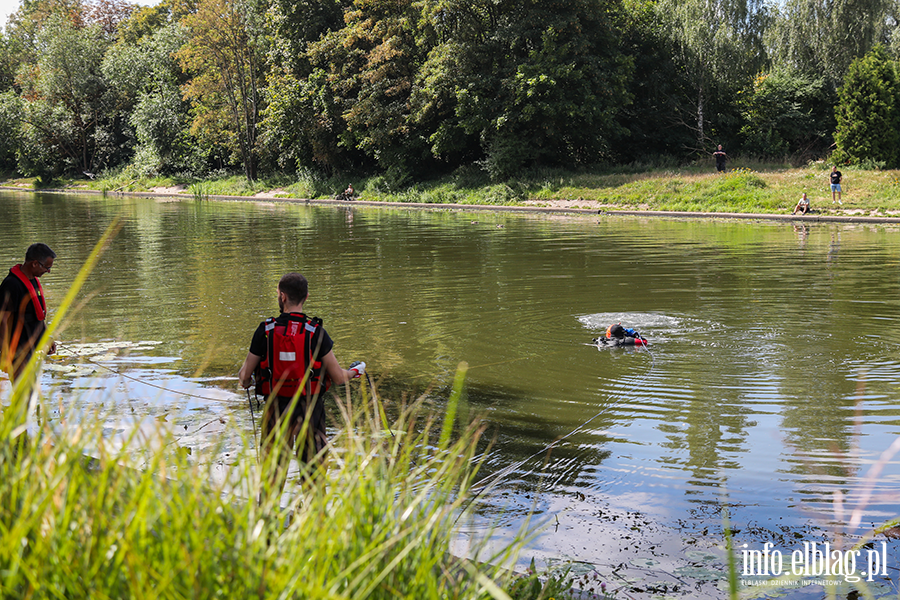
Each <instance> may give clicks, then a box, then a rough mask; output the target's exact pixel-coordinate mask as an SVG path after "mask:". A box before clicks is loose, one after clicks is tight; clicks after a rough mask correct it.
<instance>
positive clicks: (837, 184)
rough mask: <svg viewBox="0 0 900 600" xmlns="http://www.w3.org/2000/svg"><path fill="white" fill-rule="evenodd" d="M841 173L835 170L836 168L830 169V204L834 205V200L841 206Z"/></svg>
mask: <svg viewBox="0 0 900 600" xmlns="http://www.w3.org/2000/svg"><path fill="white" fill-rule="evenodd" d="M841 179H842V177H841V172H840V171H838V170H837V167H836V166H835V167H831V203H832V204H834V203H835V200H837V202H838V204H843V202H841ZM835 194H837V198H835Z"/></svg>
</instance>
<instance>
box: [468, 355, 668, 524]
mask: <svg viewBox="0 0 900 600" xmlns="http://www.w3.org/2000/svg"><path fill="white" fill-rule="evenodd" d="M587 345H589V346H592V345H593V344H587ZM639 348H642V349H643V350H644V351H646V352H647V354H648V355H649V356H650V368H649V369H648V370H647V372H646V373H645V374H644V375H643V376H642V377H641V378H640V379H639V380H638V381H637V383H636V384H635V385H634V386H633V389H637V388H639V387H640V385H641V384H643V382H644V381H646V379H647V378H648V377H649V376H650V374H651V373H653V368H654V366H655V365H656V358H655V357H654V356H653V353H652V352H650V350H649V348H647V346H639ZM617 395H618V396H619V398H618V399H617V400H616V401H615V402H613V403H612V404H609V405H607V406H605V407H603V409H602V410H600V411H599V412H598V413H597V414H595V415H593V416H592V417H591V418H589V419H588V420H587V421H585V422H583V423H581V424H580V425H578V426H577V427H575V429H573V430H571V431H570V432H568V433H567V434H565V435H564V436H562V437H559V438H557V439H555V440H553V441H552V442H550V443H549V444H547V445H546V446H544V447H543V448H541V449H540V450H538V451H537V452H535V453H533V454H531V455H530V456H528V457H526V458H524V459H522V460H520V461H518V462H515V463H513V464H511V465H508V466H506V467H504V468H503V469H501V470H500V471H498V472H496V473H494V474H493V475H488V476H487V477H485V478H483V479H481V480H479V481H477V482H475V483H474V484H473V485H472V487H471V490H472V491H473V492H475V495H474V496H472V497H471V498H469V500H468V502H466V504H465V505H464V506H463V507H462V510H461V511H460V513H459V516H457V520H459V518H460V517H461V516H462V515H463V513H465V511H466V509H467V508H468V507H469V505H471V504H472V503H473V502H475V500H477V499H478V498H479V497H481V496H482V495H483V494H484V493H485V492H487V491H488V490H490V489H491V488H493V487H494V486H495V485H497V484H498V483H500V482H501V481H503V480H504V479H505V478H506V477H508V476H509V475H510V474H511V473H512V472H514V471H516V470H517V469H519V468H521V467H522V466H523V465H525V464H527V463H528V462H530V461H531V460H533V459H535V458H537V457H538V456H541V455H542V454H546V453H547V452H549V451H550V450H552V449H553V448H555V447H556V446H557V445H558V444H559V443H560V442H562V441H564V440H566V439H568V438H570V437H572V436H573V435H575V434H576V433H579V432H580V431H582V430H583V429H584V428H585V427H587V426H588V425H589V424H590V423H591V422H592V421H594V420H596V419H597V418H599V417H600V416H602V415H603V414H604V413H606V412H608V411H610V410H612V409H613V408H615V407H616V406H618V405H619V404H621V403H622V401H624V400H625V399H627V398H628V397H629V396H628V395H626V394H617ZM611 398H616V395H613V396H612V397H611ZM533 472H534V469H531V470H530V471H528V472H526V473H523V474H522V476H523V477H524V476H527V475H530V474H531V473H533Z"/></svg>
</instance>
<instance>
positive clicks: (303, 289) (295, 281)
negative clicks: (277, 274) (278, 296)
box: [278, 273, 309, 304]
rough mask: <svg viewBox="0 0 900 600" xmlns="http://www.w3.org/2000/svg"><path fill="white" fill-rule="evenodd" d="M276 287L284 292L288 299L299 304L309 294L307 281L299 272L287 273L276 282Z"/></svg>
mask: <svg viewBox="0 0 900 600" xmlns="http://www.w3.org/2000/svg"><path fill="white" fill-rule="evenodd" d="M278 289H279V290H281V291H282V292H284V295H285V296H287V297H288V300H290V301H291V302H293V303H294V304H300V303H301V302H303V301H304V300H306V297H307V296H308V295H309V282H308V281H306V277H304V276H303V275H301V274H300V273H287V274H285V275H284V276H283V277H282V278H281V280H280V281H279V282H278Z"/></svg>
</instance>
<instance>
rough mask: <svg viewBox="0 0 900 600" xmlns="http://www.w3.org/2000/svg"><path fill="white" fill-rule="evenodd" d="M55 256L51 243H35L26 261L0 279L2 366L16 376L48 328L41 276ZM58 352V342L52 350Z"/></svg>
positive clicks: (0, 365)
mask: <svg viewBox="0 0 900 600" xmlns="http://www.w3.org/2000/svg"><path fill="white" fill-rule="evenodd" d="M55 258H56V253H55V252H53V250H51V249H50V247H49V246H48V245H47V244H41V243H36V244H32V245H30V246H29V247H28V250H26V251H25V262H23V263H22V264H20V265H16V266H14V267H13V268H11V269H10V270H9V275H7V276H6V279H4V280H3V282H2V283H0V368H2V369H3V370H4V371H6V372H7V373H9V375H10V377H11V378H12V379H14V380H15V379H18V377H19V375H20V374H21V372H22V369H24V367H25V365H26V364H27V363H28V359H29V358H31V355H32V354H33V353H34V350H35V347H36V346H37V343H38V341H39V340H40V339H41V335H42V334H43V333H44V330H45V329H46V325H44V319H45V318H46V316H47V302H46V300H45V299H44V288H43V287H41V282H40V281H39V279H38V278H39V277H41V276H42V275H43V274H44V273H49V272H50V269H51V268H52V267H53V259H55ZM54 352H56V342H54V343H52V344H51V345H50V349H49V350H48V353H49V354H53V353H54Z"/></svg>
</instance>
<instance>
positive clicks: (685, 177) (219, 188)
mask: <svg viewBox="0 0 900 600" xmlns="http://www.w3.org/2000/svg"><path fill="white" fill-rule="evenodd" d="M830 169H831V165H829V164H827V163H824V162H818V163H811V164H810V165H807V166H804V167H799V168H792V167H787V166H783V165H771V164H744V165H738V166H736V168H734V169H732V170H730V171H728V172H726V173H715V172H713V171H712V169H711V167H710V166H709V165H689V166H684V167H678V168H649V167H648V168H643V169H642V168H639V167H623V168H617V169H610V170H607V171H605V172H593V173H575V172H564V171H538V172H532V173H528V174H524V175H522V176H521V177H520V178H519V179H516V180H511V181H507V182H503V183H496V182H491V181H489V180H488V179H487V178H486V176H485V175H484V174H483V173H481V172H479V171H473V170H468V171H464V172H458V173H454V174H452V175H448V176H446V177H444V178H441V179H438V180H433V181H428V182H420V183H415V184H411V185H408V186H406V187H403V188H402V189H392V188H391V187H390V186H388V185H387V184H386V183H385V181H384V178H382V177H368V178H366V177H360V178H358V179H357V180H356V181H355V187H356V189H357V194H358V195H357V197H356V198H355V200H354V201H353V204H356V205H366V206H385V205H386V206H393V205H398V204H399V205H404V206H408V207H410V208H435V209H447V208H465V209H467V210H514V211H520V210H521V211H524V210H527V211H532V212H552V213H567V214H595V215H596V214H610V215H612V214H641V215H658V216H686V217H688V216H691V217H703V218H709V217H717V218H750V219H779V220H783V219H787V220H801V221H832V220H839V221H866V222H868V221H870V220H874V221H877V222H884V221H885V220H888V221H889V222H893V220H894V219H898V220H900V171H875V170H863V169H855V168H851V167H846V168H845V169H844V171H843V175H844V178H843V188H844V190H843V195H842V197H841V203H837V202H834V201H833V200H832V194H831V191H830V189H829V179H828V176H829V172H830ZM346 179H347V178H346V177H342V178H341V179H337V178H336V177H335V178H331V179H322V178H316V177H313V176H311V175H306V176H303V177H301V178H299V179H297V178H291V177H288V176H281V177H278V178H274V179H268V180H258V181H253V182H248V181H247V180H246V179H245V178H243V177H239V176H227V177H226V176H223V177H218V178H213V179H207V180H187V179H178V178H162V177H157V178H135V177H133V176H128V175H126V174H122V173H120V174H117V175H111V176H108V177H102V178H97V179H93V180H76V179H72V180H56V181H54V182H51V184H50V185H48V186H43V187H42V188H38V187H37V183H38V182H36V180H35V179H33V178H32V179H10V180H6V181H2V182H0V189H7V190H8V189H15V190H29V191H37V190H38V189H40V191H60V192H79V193H103V194H110V193H115V194H136V195H143V196H153V197H157V198H188V199H194V200H207V199H208V200H244V201H247V200H255V201H267V202H304V203H311V204H312V203H316V204H325V205H327V204H337V205H340V204H343V203H342V202H341V201H338V200H334V199H333V198H334V197H335V194H336V193H337V192H338V191H340V190H342V189H343V188H344V187H345V186H346V185H347V183H346ZM803 193H807V194H808V196H809V199H810V201H811V208H812V210H811V213H810V214H808V215H803V216H799V215H796V216H795V215H791V211H792V210H793V208H794V206H795V205H796V202H797V200H798V199H799V198H800V196H801V195H802V194H803Z"/></svg>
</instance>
